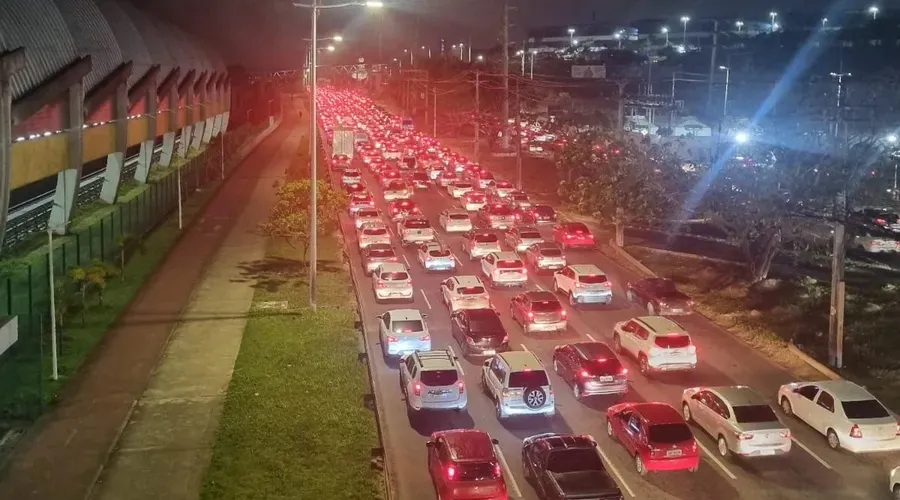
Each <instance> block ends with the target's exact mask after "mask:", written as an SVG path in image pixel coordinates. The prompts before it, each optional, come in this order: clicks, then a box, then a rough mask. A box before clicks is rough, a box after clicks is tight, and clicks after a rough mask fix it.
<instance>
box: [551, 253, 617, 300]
mask: <svg viewBox="0 0 900 500" xmlns="http://www.w3.org/2000/svg"><path fill="white" fill-rule="evenodd" d="M553 289H554V290H555V291H556V292H558V293H562V294H565V295H568V296H569V304H570V305H571V306H572V307H575V306H578V305H579V304H592V303H593V304H597V303H600V304H609V303H610V302H612V299H613V292H612V284H611V283H610V282H609V278H607V276H606V273H604V272H603V271H601V270H600V268H598V267H597V266H595V265H593V264H575V265H571V266H566V267H565V268H563V269H562V270H560V271H557V272H556V273H554V274H553Z"/></svg>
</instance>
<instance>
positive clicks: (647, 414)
mask: <svg viewBox="0 0 900 500" xmlns="http://www.w3.org/2000/svg"><path fill="white" fill-rule="evenodd" d="M631 409H632V410H634V411H635V413H637V414H638V415H640V416H641V418H642V419H644V421H645V422H647V423H649V424H676V423H681V424H683V423H684V418H682V416H681V414H680V413H678V410H676V409H675V408H672V406H671V405H668V404H666V403H635V404H633V405H631Z"/></svg>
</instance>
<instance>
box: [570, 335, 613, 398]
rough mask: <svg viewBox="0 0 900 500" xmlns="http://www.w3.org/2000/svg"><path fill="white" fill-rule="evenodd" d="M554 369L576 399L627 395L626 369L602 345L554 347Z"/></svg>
mask: <svg viewBox="0 0 900 500" xmlns="http://www.w3.org/2000/svg"><path fill="white" fill-rule="evenodd" d="M553 370H554V371H555V372H556V374H557V375H559V378H561V379H563V380H564V381H565V382H566V383H567V384H569V385H570V386H571V387H572V395H574V396H575V399H582V398H584V397H587V396H605V395H615V396H619V397H623V396H625V395H626V394H628V368H625V366H623V365H622V362H621V361H619V358H617V357H616V354H615V353H614V352H613V351H612V349H611V348H610V347H609V346H608V345H606V344H605V343H603V342H595V341H591V342H575V343H572V344H563V345H558V346H556V347H554V348H553Z"/></svg>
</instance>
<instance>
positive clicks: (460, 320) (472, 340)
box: [450, 309, 509, 356]
mask: <svg viewBox="0 0 900 500" xmlns="http://www.w3.org/2000/svg"><path fill="white" fill-rule="evenodd" d="M450 329H451V332H452V334H453V338H455V339H456V341H457V342H459V345H460V346H461V347H462V352H463V355H464V356H493V355H494V354H497V353H498V352H503V351H508V350H509V335H508V334H507V333H506V329H505V328H503V322H502V321H500V316H499V315H498V314H497V311H494V310H493V309H461V310H459V311H456V312H454V313H453V314H451V315H450Z"/></svg>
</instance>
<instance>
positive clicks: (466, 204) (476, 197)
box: [459, 191, 487, 212]
mask: <svg viewBox="0 0 900 500" xmlns="http://www.w3.org/2000/svg"><path fill="white" fill-rule="evenodd" d="M459 203H460V205H462V207H463V208H465V209H466V211H467V212H477V211H479V210H481V207H483V206H484V204H485V203H487V196H485V194H484V193H479V192H477V191H469V192H468V193H466V194H464V195H462V198H460V200H459Z"/></svg>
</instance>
